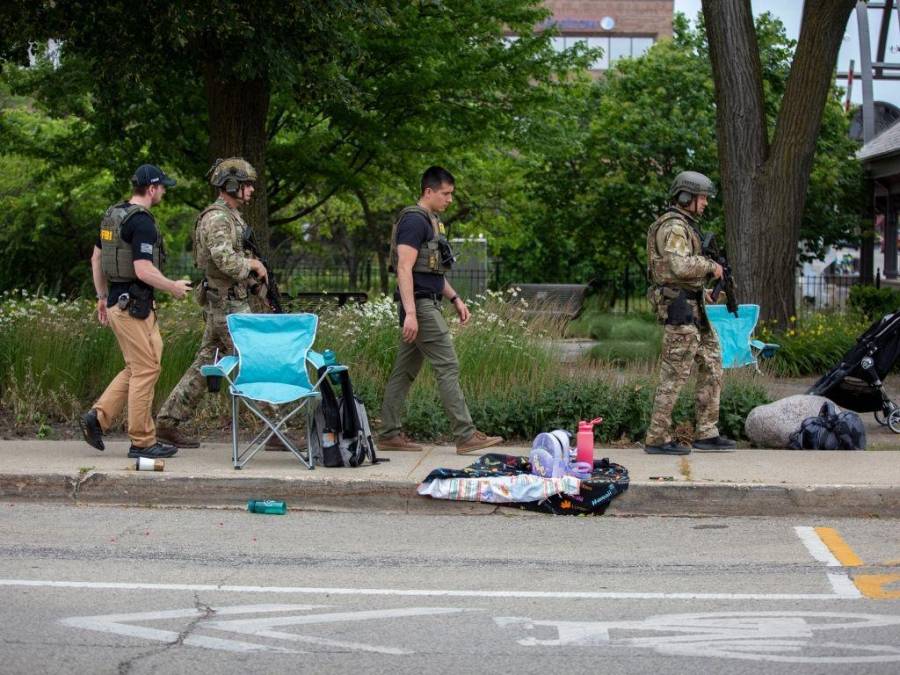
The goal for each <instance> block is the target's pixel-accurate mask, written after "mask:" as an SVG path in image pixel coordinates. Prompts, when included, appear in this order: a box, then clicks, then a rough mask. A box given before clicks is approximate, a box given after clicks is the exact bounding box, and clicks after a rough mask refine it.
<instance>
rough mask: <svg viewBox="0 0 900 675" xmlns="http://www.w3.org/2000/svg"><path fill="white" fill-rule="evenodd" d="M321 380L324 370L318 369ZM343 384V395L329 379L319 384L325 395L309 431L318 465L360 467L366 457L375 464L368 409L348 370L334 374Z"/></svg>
mask: <svg viewBox="0 0 900 675" xmlns="http://www.w3.org/2000/svg"><path fill="white" fill-rule="evenodd" d="M318 374H319V377H322V376H323V375H324V374H325V367H324V366H323V367H322V368H320V369H319V371H318ZM333 376H334V377H336V378H337V379H338V381H339V383H340V389H341V396H340V397H338V396H337V395H336V394H335V391H334V387H333V386H332V382H331V380H330V378H328V377H325V378H324V379H322V382H321V383H320V385H319V391H320V392H321V394H322V397H321V399H320V400H319V403H318V405H317V406H316V409H315V411H314V412H313V419H312V427H311V428H310V439H311V443H310V452H311V454H312V456H313V458H314V459H315V461H316V463H318V464H321V465H322V466H327V467H339V466H360V465H361V464H363V463H364V462H365V461H366V458H369V460H370V461H371V462H372V464H376V463H377V462H379V461H386V460H380V459H378V458H377V457H376V456H375V440H374V439H373V438H372V431H371V429H370V428H369V416H368V414H367V413H366V407H365V406H364V405H363V404H362V401H360V400H359V399H358V398H356V396H355V395H354V394H353V385H352V384H351V382H350V374H349V373H348V372H347V371H343V372H340V373H334V374H333Z"/></svg>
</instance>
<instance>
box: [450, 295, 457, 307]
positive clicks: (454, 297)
mask: <svg viewBox="0 0 900 675" xmlns="http://www.w3.org/2000/svg"><path fill="white" fill-rule="evenodd" d="M457 300H459V296H458V295H454V296H453V297H452V298H450V304H451V305H452V304H453V303H454V302H456V301H457Z"/></svg>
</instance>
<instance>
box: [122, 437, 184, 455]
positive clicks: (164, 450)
mask: <svg viewBox="0 0 900 675" xmlns="http://www.w3.org/2000/svg"><path fill="white" fill-rule="evenodd" d="M176 452H178V448H176V447H175V446H174V445H166V444H164V443H160V442H159V441H157V442H156V443H154V444H153V445H151V446H150V447H149V448H139V447H137V446H136V445H134V444H132V445H131V447H130V448H129V449H128V456H129V457H131V458H132V459H135V458H136V457H146V458H148V459H162V458H164V457H171V456H172V455H174V454H175V453H176Z"/></svg>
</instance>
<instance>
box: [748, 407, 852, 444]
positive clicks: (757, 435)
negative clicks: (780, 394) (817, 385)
mask: <svg viewBox="0 0 900 675" xmlns="http://www.w3.org/2000/svg"><path fill="white" fill-rule="evenodd" d="M827 400H828V399H827V398H825V397H824V396H806V395H804V394H798V395H796V396H788V397H787V398H783V399H780V400H778V401H775V402H774V403H768V404H766V405H760V406H756V407H755V408H754V409H753V410H751V411H750V414H749V415H747V421H746V422H744V433H745V434H746V435H747V438H749V439H750V442H751V443H753V446H754V447H757V448H786V447H788V440H789V438H790V435H791V434H792V433H794V432H795V431H797V430H798V429H799V428H800V423H801V422H803V420H805V419H806V418H807V417H813V416H815V415H818V414H819V410H821V409H822V404H823V403H825V402H826V401H827ZM835 408H836V409H837V410H838V411H840V408H838V407H837V406H835Z"/></svg>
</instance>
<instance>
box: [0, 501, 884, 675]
mask: <svg viewBox="0 0 900 675" xmlns="http://www.w3.org/2000/svg"><path fill="white" fill-rule="evenodd" d="M0 593H2V598H3V603H2V605H0V606H2V610H0V617H2V624H0V672H2V673H37V672H40V673H67V674H68V673H169V672H191V673H216V674H217V675H226V674H230V673H273V672H300V673H347V672H367V673H383V672H389V673H392V675H396V674H399V673H421V672H428V673H480V672H491V673H516V674H525V673H541V674H544V673H554V674H555V673H564V672H613V673H684V672H703V673H708V672H713V673H717V672H727V673H745V672H746V673H753V674H754V675H759V673H792V674H796V673H822V672H841V673H879V672H884V673H889V672H890V673H896V672H898V671H900V522H898V521H884V520H837V521H823V522H809V521H804V522H799V521H794V520H792V519H777V518H776V519H749V518H729V519H688V518H563V517H549V516H543V515H531V516H523V515H520V514H515V515H509V516H505V515H493V516H476V517H464V516H448V517H434V516H399V515H385V514H373V515H363V514H346V513H342V514H336V513H321V514H317V513H303V512H290V513H288V514H287V515H286V516H265V515H255V514H249V513H246V512H241V511H233V510H232V511H229V510H178V509H140V508H131V509H127V508H112V507H72V506H50V505H36V504H25V503H3V504H0Z"/></svg>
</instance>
